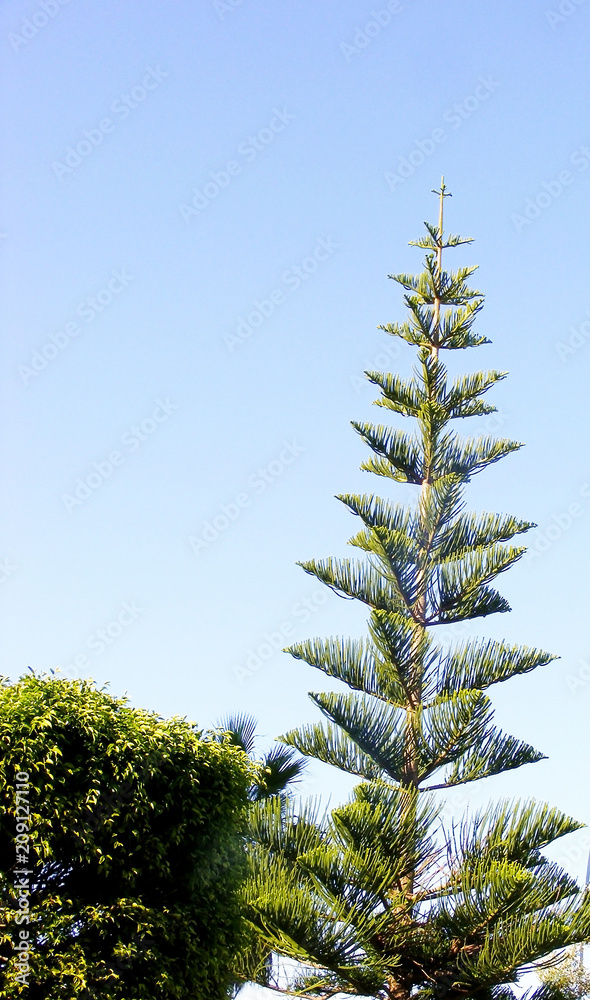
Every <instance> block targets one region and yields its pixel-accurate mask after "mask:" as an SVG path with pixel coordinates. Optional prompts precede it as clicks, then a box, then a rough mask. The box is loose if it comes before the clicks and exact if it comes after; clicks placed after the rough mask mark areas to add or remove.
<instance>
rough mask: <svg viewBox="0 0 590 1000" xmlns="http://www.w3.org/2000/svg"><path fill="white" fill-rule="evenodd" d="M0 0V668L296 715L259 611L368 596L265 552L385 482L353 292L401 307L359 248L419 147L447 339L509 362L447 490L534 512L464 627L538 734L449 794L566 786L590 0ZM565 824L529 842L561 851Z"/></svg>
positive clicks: (524, 729) (585, 336) (338, 550)
mask: <svg viewBox="0 0 590 1000" xmlns="http://www.w3.org/2000/svg"><path fill="white" fill-rule="evenodd" d="M0 17H1V24H2V27H1V29H0V45H1V46H3V50H4V56H3V60H2V72H3V75H4V79H3V87H2V94H3V96H2V101H3V114H4V122H5V128H4V131H5V134H6V135H7V137H8V138H7V151H8V155H7V156H6V157H5V159H4V162H3V165H2V181H3V183H2V212H1V215H0V254H1V255H2V265H3V269H4V280H3V290H2V301H3V315H4V330H5V334H4V337H3V365H2V382H3V386H2V389H3V400H4V407H5V410H4V421H3V423H4V428H5V433H4V439H3V440H4V444H3V452H4V455H3V466H4V470H5V490H4V491H3V493H4V516H3V521H2V523H3V529H2V542H1V546H0V583H1V600H2V605H3V635H4V650H3V665H2V672H3V673H4V674H7V675H9V676H10V677H11V678H13V679H15V678H17V677H18V676H19V675H21V674H22V673H23V671H25V670H26V668H27V666H28V665H30V666H32V667H34V668H35V669H37V670H48V669H50V668H55V667H56V666H58V665H59V666H60V667H61V668H62V670H65V671H66V673H67V675H68V676H91V677H93V678H94V679H95V680H96V681H97V682H98V683H99V684H103V683H106V682H108V683H109V684H110V690H111V691H113V692H114V693H115V694H123V693H124V692H127V693H128V696H129V698H130V700H131V702H132V703H133V704H134V705H138V706H142V707H145V708H149V709H152V710H154V711H157V712H158V713H160V714H162V715H172V714H179V715H186V716H187V717H188V718H190V719H192V720H194V721H195V722H197V723H198V724H199V725H200V726H202V727H207V726H210V725H213V724H214V723H215V722H216V721H217V720H219V719H220V717H222V716H223V715H226V714H227V713H228V712H231V711H238V710H242V711H247V712H251V713H253V714H254V715H255V716H256V717H257V718H258V720H259V731H260V734H261V737H263V738H264V740H265V741H266V742H268V741H269V740H271V739H272V738H273V737H274V736H276V735H278V734H280V733H281V732H285V731H286V730H287V729H288V728H291V727H292V726H294V725H297V724H300V723H302V722H304V721H309V720H312V719H315V718H317V714H316V711H315V709H314V708H313V706H312V705H311V703H310V702H309V700H308V698H307V691H309V690H310V689H314V688H315V689H319V690H323V689H326V688H327V687H329V684H328V683H327V682H326V681H325V680H324V679H322V677H321V676H317V675H316V674H315V672H314V671H313V670H312V668H310V667H307V666H305V665H303V664H301V663H300V662H299V661H295V660H293V659H292V658H290V657H289V656H288V655H286V654H283V653H281V652H280V651H279V650H280V647H281V646H283V645H286V644H287V643H288V642H289V641H291V640H293V639H295V638H305V637H312V636H314V635H319V636H324V635H329V634H343V635H352V636H355V635H359V634H362V633H363V631H364V620H365V617H364V614H363V609H362V608H357V607H353V606H352V605H351V603H349V602H344V601H341V600H339V599H338V598H337V597H335V596H333V595H331V594H330V593H328V592H327V591H326V592H324V590H323V589H322V587H321V586H320V585H319V584H318V583H315V582H314V580H313V579H312V578H310V577H308V576H306V575H305V574H304V573H303V572H302V570H301V569H300V568H299V567H297V565H296V561H297V560H302V559H306V558H310V557H318V558H319V557H322V556H328V555H334V556H342V555H346V554H347V552H346V541H347V539H348V537H349V536H350V535H351V534H352V533H353V531H354V530H355V527H354V525H353V524H351V518H350V516H349V515H348V514H347V512H346V511H345V510H344V508H343V507H342V505H341V504H340V503H338V501H337V500H335V499H334V495H335V494H338V493H345V492H355V491H357V492H361V491H363V492H364V491H374V492H376V493H378V494H380V495H384V496H391V497H394V498H395V499H399V500H402V501H408V500H409V499H410V496H409V493H410V492H411V491H408V490H404V488H403V487H391V488H390V487H388V485H387V482H386V481H385V480H377V479H376V478H375V477H370V476H368V475H367V474H366V473H362V472H360V471H359V468H358V467H359V464H360V462H361V461H362V459H363V458H364V457H365V449H364V447H363V445H362V443H361V442H360V440H359V439H358V437H357V435H356V434H355V433H354V431H353V430H352V428H351V427H350V420H353V419H356V420H375V421H376V422H379V419H380V411H378V410H375V409H374V408H372V407H371V401H372V400H373V399H374V398H375V393H374V391H373V390H372V389H371V387H370V386H369V385H368V384H366V383H365V382H364V381H363V378H362V372H363V370H364V369H367V368H377V369H383V368H385V369H387V370H394V371H397V370H399V371H406V372H407V371H409V370H410V369H411V365H412V362H413V352H412V349H411V348H409V347H407V346H404V345H401V344H400V345H399V346H398V344H397V342H395V341H394V340H393V339H392V338H389V337H387V336H386V335H385V334H384V333H381V332H379V331H378V330H377V327H378V325H379V324H380V323H388V322H393V321H395V320H402V319H403V318H404V309H403V303H402V300H401V294H400V291H399V289H398V287H397V286H396V285H395V284H394V283H393V282H391V281H388V279H387V275H388V274H390V273H392V272H398V271H418V270H420V269H421V261H422V257H421V253H420V251H419V250H416V249H414V248H410V247H408V245H407V244H408V242H409V241H410V240H412V239H416V238H417V237H418V236H420V235H421V230H422V222H423V220H424V219H429V220H432V221H435V219H436V211H437V205H436V199H435V197H434V195H432V194H431V193H430V192H431V189H432V188H435V187H438V184H439V182H440V177H441V174H442V173H444V174H445V179H446V182H447V184H448V186H449V190H450V191H451V192H452V194H453V197H452V198H451V199H449V200H448V202H447V204H446V212H447V223H448V227H449V228H450V230H451V231H453V232H460V233H462V234H464V235H469V236H473V237H474V238H475V242H474V244H473V245H472V246H470V247H466V248H462V249H461V250H460V251H456V252H455V255H454V257H453V258H452V259H451V258H449V259H448V260H447V264H448V265H450V266H457V265H459V264H467V263H478V264H479V265H480V270H479V272H478V275H477V285H478V287H479V288H481V290H482V291H483V292H484V293H485V294H486V308H485V309H484V312H483V314H482V316H481V318H480V320H479V329H480V330H481V331H482V332H484V333H485V334H486V335H488V336H489V337H490V339H491V340H492V341H493V344H492V345H491V346H489V347H486V348H481V349H479V350H477V351H471V352H460V353H458V354H457V355H455V356H454V357H453V358H452V362H451V365H452V370H453V371H462V370H474V369H477V368H488V367H489V368H501V369H502V370H507V371H509V372H510V377H509V378H508V379H506V380H505V381H504V382H503V383H502V384H501V385H499V386H498V387H497V389H496V390H495V392H494V394H493V397H490V401H492V402H495V404H496V405H497V406H498V407H499V414H498V415H497V416H496V417H495V418H494V419H492V418H488V422H487V423H486V422H484V421H480V422H479V424H478V425H477V426H476V425H475V424H474V425H473V427H472V428H470V430H471V431H473V432H477V433H480V432H485V431H490V432H492V433H493V432H499V433H500V434H502V435H506V436H508V437H513V438H516V439H517V440H519V441H523V442H525V443H526V447H525V448H524V449H523V450H522V451H520V452H519V453H517V454H516V455H513V456H511V457H510V458H508V459H506V460H505V461H504V462H503V463H501V464H499V465H497V466H495V467H493V468H492V469H491V470H489V471H488V472H486V473H484V474H483V475H482V476H480V477H477V478H476V479H475V480H474V482H473V484H472V486H470V488H469V494H468V501H469V504H470V505H471V506H472V507H473V508H475V509H488V510H498V511H507V512H511V513H514V514H516V515H518V516H521V517H523V518H527V519H531V520H533V521H535V522H537V523H538V525H539V527H538V528H537V529H535V531H532V532H531V533H530V534H529V536H528V539H527V541H528V544H529V545H530V546H531V554H530V555H529V556H527V557H526V558H525V559H524V560H523V561H522V562H521V563H520V564H519V565H518V566H517V567H516V568H515V569H513V570H511V572H510V573H509V574H508V575H506V576H505V577H502V578H501V579H500V581H499V589H500V590H501V592H502V593H504V594H505V595H506V596H507V597H508V599H509V601H510V603H511V604H512V607H513V612H512V614H511V615H502V616H496V617H495V618H489V619H486V620H483V619H482V620H479V621H478V622H476V623H475V626H474V627H473V628H472V629H471V631H472V632H473V633H474V634H478V635H490V636H496V637H504V636H505V637H506V638H508V639H510V640H511V641H514V642H522V643H526V644H529V645H534V646H540V647H542V648H545V649H549V650H551V651H554V652H555V653H556V654H558V655H559V656H560V657H561V659H559V660H558V661H556V662H555V663H554V664H553V665H551V666H550V667H546V668H541V669H540V670H539V671H537V672H536V673H535V674H533V675H528V676H526V677H524V678H521V679H519V680H514V681H511V682H510V683H509V684H507V685H503V686H500V688H498V689H497V690H496V691H495V692H494V700H495V703H496V705H497V711H498V721H499V722H500V723H501V724H502V725H503V726H505V728H506V729H508V730H509V731H510V732H512V733H513V734H514V735H516V736H518V737H519V738H521V739H526V740H528V741H529V742H531V743H533V744H534V745H535V746H537V747H539V748H540V749H541V750H543V752H545V753H546V754H547V755H548V760H546V761H543V762H542V763H540V764H537V765H535V766H534V767H529V768H527V769H526V770H521V771H517V772H513V773H511V774H509V775H506V776H503V777H501V778H498V779H490V780H489V781H487V782H485V783H483V784H482V785H481V786H480V787H478V789H477V790H476V789H474V790H473V791H472V792H470V793H469V795H468V796H467V798H466V799H462V798H457V799H456V801H455V803H454V805H455V806H456V808H457V809H460V808H462V806H463V805H464V804H465V802H466V801H467V799H469V800H470V801H473V802H476V803H483V802H485V801H487V800H488V799H489V798H490V797H492V796H493V797H498V796H502V795H515V796H522V797H526V796H529V795H532V796H536V797H537V798H543V799H547V800H548V801H550V802H552V803H553V804H555V805H557V806H560V807H561V808H563V809H564V810H566V811H568V812H571V813H572V814H574V815H575V816H576V817H578V818H580V819H581V820H584V821H586V822H588V821H590V803H589V801H588V792H587V778H586V772H587V768H586V760H587V757H588V751H589V748H590V742H589V737H588V725H587V719H588V711H589V707H590V665H588V664H590V636H589V635H588V625H587V621H588V605H589V599H590V588H589V585H588V577H587V573H586V571H585V569H584V566H585V565H586V563H587V559H588V542H589V540H590V455H589V449H588V430H589V419H588V378H589V374H590V304H589V301H588V278H589V254H588V249H587V242H588V241H587V226H588V217H589V204H590V119H589V116H588V110H589V104H590V65H589V62H588V50H589V42H590V29H589V26H590V2H588V3H587V2H585V0H581V2H580V0H577V2H575V0H561V2H560V3H558V2H555V0H526V2H523V3H520V4H518V5H515V4H514V3H508V2H507V0H498V2H496V3H494V4H493V5H492V4H485V5H476V4H468V3H466V2H460V0H447V2H445V3H444V4H442V3H436V2H435V0H400V2H397V0H391V2H389V3H387V2H385V3H383V2H382V3H377V4H373V5H372V4H370V3H368V2H366V3H365V2H362V0H339V2H337V0H327V2H324V3H319V4H312V3H301V2H300V3H295V2H294V0H291V2H285V3H282V4H279V3H274V4H273V3H271V2H270V0H233V4H232V3H231V2H230V0H227V3H226V2H225V0H215V2H214V0H200V2H199V3H189V2H187V0H176V2H174V3H168V4H166V3H163V2H161V0H151V2H148V0H143V2H141V3H139V2H127V3H121V4H117V5H115V4H100V5H99V4H96V3H94V4H93V3H89V2H86V3H83V2H82V0H69V2H68V3H67V4H64V3H60V2H59V0H43V2H41V0H20V2H19V3H16V2H13V0H10V2H4V3H3V4H2V6H1V9H0ZM381 418H382V411H381ZM459 637H460V633H458V632H455V633H452V634H451V633H448V634H447V635H446V636H443V639H444V641H451V640H452V639H453V638H459ZM586 661H588V664H587V663H586ZM347 788H348V784H347V782H346V780H345V779H344V778H341V777H339V776H338V775H337V774H334V773H332V772H330V771H329V770H328V769H326V768H321V767H319V766H318V767H316V768H313V769H312V770H311V772H310V777H309V778H308V779H307V780H306V783H305V790H306V791H309V792H313V793H318V794H324V795H326V796H328V795H331V796H332V802H335V801H338V799H339V798H342V796H343V795H345V794H346V789H347ZM576 838H577V839H576ZM589 848H590V835H588V834H587V833H585V832H583V833H579V834H577V835H575V836H574V837H571V838H570V839H569V841H568V842H567V843H566V842H564V844H563V845H560V844H557V845H555V846H554V847H553V848H552V851H553V856H555V857H556V858H559V859H560V860H561V861H562V862H563V863H564V864H565V865H566V867H568V869H569V870H570V871H572V872H573V873H574V874H576V875H578V876H582V874H583V871H584V869H585V859H586V857H587V854H588V849H589ZM242 995H243V996H244V1000H246V998H247V997H248V996H249V995H252V996H254V992H252V993H251V994H250V992H249V991H245V992H244V993H243V994H242Z"/></svg>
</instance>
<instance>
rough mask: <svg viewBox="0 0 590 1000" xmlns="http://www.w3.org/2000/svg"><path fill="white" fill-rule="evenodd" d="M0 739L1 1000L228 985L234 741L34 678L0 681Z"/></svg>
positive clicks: (238, 932) (240, 767) (240, 779)
mask: <svg viewBox="0 0 590 1000" xmlns="http://www.w3.org/2000/svg"><path fill="white" fill-rule="evenodd" d="M0 747H1V760H0V796H1V804H2V815H1V818H0V879H1V893H2V898H1V909H2V913H1V916H2V924H3V930H2V936H1V939H0V940H1V943H0V998H3V1000H4V998H13V997H18V996H21V995H25V994H26V996H27V1000H37V998H43V1000H46V998H53V997H55V998H58V997H59V998H66V997H67V998H68V1000H69V998H70V997H71V998H74V997H76V998H80V1000H90V998H94V997H108V998H113V1000H115V998H117V1000H118V998H120V1000H144V998H146V1000H147V998H149V1000H153V998H155V997H170V998H175V997H178V998H180V997H182V998H183V1000H185V998H192V997H194V998H198V1000H218V998H221V997H225V996H227V989H228V985H229V983H230V979H231V973H230V967H231V965H232V962H233V959H234V956H235V954H236V951H238V950H239V948H240V947H241V943H242V936H243V924H242V918H241V916H240V907H239V902H238V890H239V886H240V883H241V879H242V876H243V867H242V865H243V862H242V857H243V851H242V847H241V843H240V834H241V831H242V829H243V823H244V818H245V811H246V808H247V798H248V788H249V786H250V784H251V782H252V780H253V767H252V764H251V763H250V762H249V761H248V759H247V757H246V755H245V754H244V753H243V751H242V750H240V748H239V747H236V746H233V745H231V744H230V742H229V739H228V740H226V741H225V742H223V741H222V742H220V741H219V738H217V739H207V738H203V735H202V733H199V732H197V731H196V730H195V728H194V727H193V726H192V725H191V724H189V723H187V722H186V721H184V720H182V719H179V718H172V719H168V720H163V719H161V718H160V717H158V716H157V715H155V714H154V713H151V712H147V711H144V710H140V709H134V708H131V707H129V706H128V704H127V703H126V700H125V699H117V698H114V697H112V696H111V695H109V694H108V693H106V692H105V691H104V690H97V689H96V688H95V687H94V686H93V684H92V683H90V682H88V681H79V680H76V681H66V680H43V679H41V678H39V677H36V676H35V675H32V676H29V677H26V678H24V679H22V680H21V681H19V682H18V683H16V684H9V683H6V682H5V683H4V685H3V686H2V688H0ZM27 807H28V814H27ZM17 823H18V826H17ZM23 872H25V874H23ZM18 883H20V885H19V884H18ZM27 933H28V938H27V937H26V936H25V935H26V934H27ZM23 943H24V944H23ZM17 944H18V945H20V951H21V956H22V957H21V961H20V963H19V962H18V961H17V956H18V948H16V945H17Z"/></svg>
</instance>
